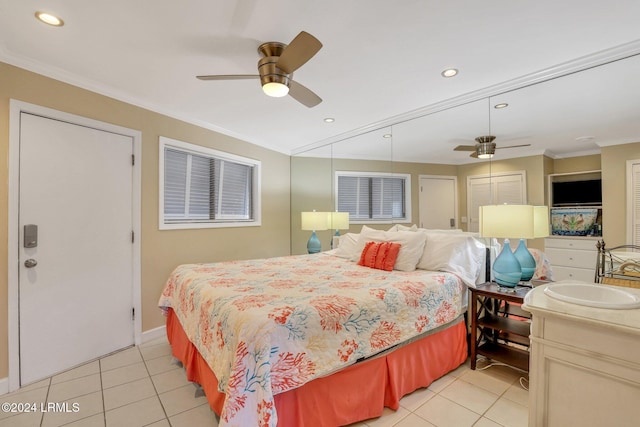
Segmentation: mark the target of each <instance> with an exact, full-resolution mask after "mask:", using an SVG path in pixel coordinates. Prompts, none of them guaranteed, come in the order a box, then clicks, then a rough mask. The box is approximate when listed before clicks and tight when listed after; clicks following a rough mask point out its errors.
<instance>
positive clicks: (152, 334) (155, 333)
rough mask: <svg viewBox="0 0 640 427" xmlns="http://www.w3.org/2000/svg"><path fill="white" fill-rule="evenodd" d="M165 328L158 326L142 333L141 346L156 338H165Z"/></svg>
mask: <svg viewBox="0 0 640 427" xmlns="http://www.w3.org/2000/svg"><path fill="white" fill-rule="evenodd" d="M166 336H167V328H166V327H165V326H158V327H157V328H153V329H149V330H147V331H144V332H143V333H142V344H144V343H148V342H149V341H153V340H156V339H158V338H163V337H164V338H166Z"/></svg>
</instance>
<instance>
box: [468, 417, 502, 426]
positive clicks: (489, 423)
mask: <svg viewBox="0 0 640 427" xmlns="http://www.w3.org/2000/svg"><path fill="white" fill-rule="evenodd" d="M473 427H502V426H501V425H500V424H498V423H496V422H494V421H491V420H490V419H487V418H485V417H482V418H480V419H479V420H478V421H476V423H475V424H474V425H473Z"/></svg>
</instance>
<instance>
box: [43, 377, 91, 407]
mask: <svg viewBox="0 0 640 427" xmlns="http://www.w3.org/2000/svg"><path fill="white" fill-rule="evenodd" d="M101 388H102V385H101V382H100V374H93V375H89V376H86V377H80V378H76V379H73V380H69V381H65V382H63V383H59V384H52V385H51V387H49V395H48V396H47V402H64V401H68V400H70V399H73V398H75V397H79V396H83V395H85V394H89V393H93V392H96V391H100V390H101Z"/></svg>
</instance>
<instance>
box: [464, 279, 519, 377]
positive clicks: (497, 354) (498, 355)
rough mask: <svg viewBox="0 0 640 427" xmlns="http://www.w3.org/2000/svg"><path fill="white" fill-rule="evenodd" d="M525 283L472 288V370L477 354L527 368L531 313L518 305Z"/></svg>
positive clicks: (488, 283)
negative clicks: (512, 285)
mask: <svg viewBox="0 0 640 427" xmlns="http://www.w3.org/2000/svg"><path fill="white" fill-rule="evenodd" d="M530 290H531V288H530V287H527V286H517V287H515V288H514V289H509V290H502V288H500V287H498V284H497V283H493V282H487V283H484V284H481V285H478V286H477V287H476V288H470V291H471V309H470V310H471V312H470V315H471V369H475V368H476V359H477V357H478V355H482V356H485V357H487V358H489V359H493V360H496V361H499V362H502V363H506V364H507V365H510V366H513V367H514V368H517V369H520V370H522V371H526V372H528V371H529V344H530V343H529V332H530V331H529V329H530V322H531V320H530V315H529V313H527V312H526V311H524V310H522V309H521V308H520V304H522V303H523V301H524V297H525V295H526V294H527V293H528V292H529V291H530Z"/></svg>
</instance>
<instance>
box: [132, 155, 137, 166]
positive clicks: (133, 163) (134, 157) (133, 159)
mask: <svg viewBox="0 0 640 427" xmlns="http://www.w3.org/2000/svg"><path fill="white" fill-rule="evenodd" d="M135 165H136V155H135V154H132V155H131V166H135Z"/></svg>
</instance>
